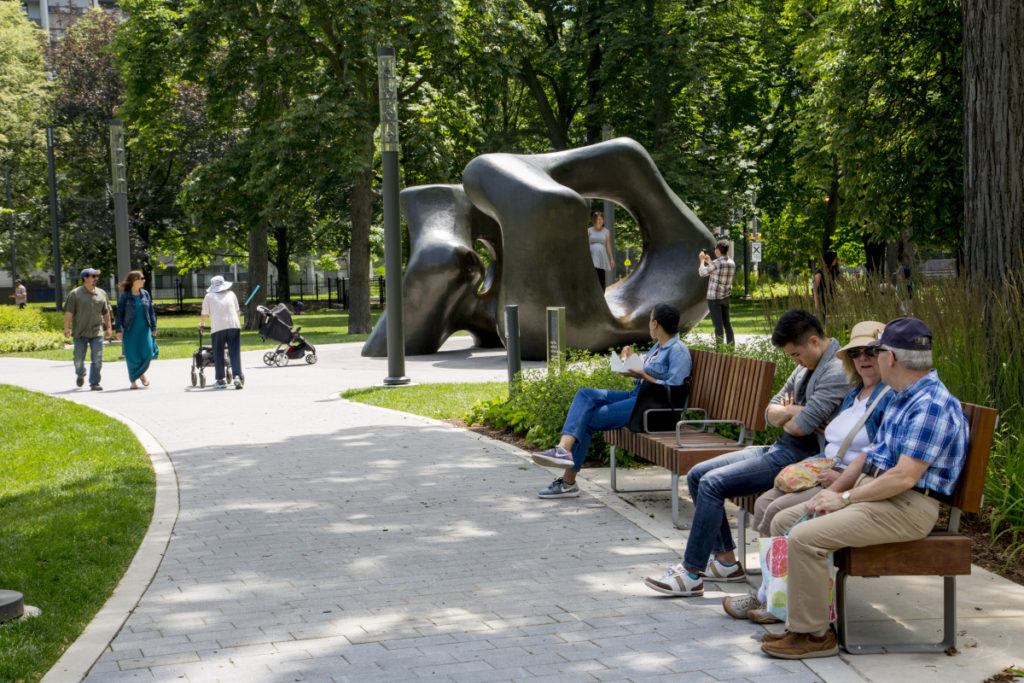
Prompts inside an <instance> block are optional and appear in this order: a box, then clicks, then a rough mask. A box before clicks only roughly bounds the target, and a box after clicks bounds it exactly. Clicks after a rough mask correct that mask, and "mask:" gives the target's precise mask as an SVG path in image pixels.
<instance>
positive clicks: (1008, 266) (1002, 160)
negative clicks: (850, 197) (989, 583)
mask: <svg viewBox="0 0 1024 683" xmlns="http://www.w3.org/2000/svg"><path fill="white" fill-rule="evenodd" d="M963 27H964V34H963V73H964V137H963V153H964V180H963V186H964V203H965V207H964V251H965V257H966V258H965V262H966V266H967V272H968V274H969V276H970V277H971V278H972V280H973V281H974V282H975V283H978V284H981V285H982V286H983V287H985V288H987V287H992V288H993V289H995V290H996V291H997V292H998V291H1000V290H1001V288H1002V287H1004V286H1005V285H1006V284H1007V282H1008V280H1007V279H1006V277H1005V276H1006V275H1008V274H1010V273H1012V274H1014V275H1016V276H1017V277H1015V278H1013V279H1012V282H1014V283H1015V284H1017V285H1018V286H1019V284H1020V282H1021V278H1020V276H1021V275H1022V273H1021V272H1020V269H1021V267H1022V258H1024V117H1022V114H1021V113H1022V112H1024V29H1022V27H1024V5H1021V3H1019V2H1003V1H1002V0H963Z"/></svg>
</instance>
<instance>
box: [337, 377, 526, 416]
mask: <svg viewBox="0 0 1024 683" xmlns="http://www.w3.org/2000/svg"><path fill="white" fill-rule="evenodd" d="M341 397H342V398H346V399H348V400H350V401H358V402H359V403H366V404H368V405H373V406H379V407H381V408H390V409H392V410H401V411H403V412H406V413H413V414H415V415H423V416H424V417H432V418H434V419H435V420H445V419H450V418H457V417H462V416H463V415H464V414H465V413H466V411H468V410H470V409H472V407H473V406H474V405H475V404H477V403H479V402H482V401H489V400H499V401H502V400H504V399H505V398H507V397H508V383H507V382H477V383H469V384H420V385H416V386H407V387H370V388H368V389H350V390H348V391H346V392H344V393H342V395H341Z"/></svg>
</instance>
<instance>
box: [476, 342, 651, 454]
mask: <svg viewBox="0 0 1024 683" xmlns="http://www.w3.org/2000/svg"><path fill="white" fill-rule="evenodd" d="M632 386H633V383H632V381H630V380H629V379H626V378H625V377H623V376H622V375H619V374H617V373H614V372H612V371H611V369H610V368H609V367H608V359H607V357H605V356H603V355H596V356H595V355H593V354H590V353H587V352H585V351H572V352H571V353H570V356H569V360H568V362H567V363H566V365H565V367H564V368H563V369H562V370H560V371H556V370H551V371H549V370H546V369H545V370H526V371H524V372H523V373H522V375H521V376H520V377H519V379H518V388H517V391H516V392H515V393H514V394H512V395H511V396H510V397H509V398H508V399H492V400H490V401H484V402H481V403H478V404H476V405H474V406H473V408H472V409H471V410H470V411H469V413H468V414H467V415H466V418H465V419H466V422H467V423H469V424H473V423H474V422H479V423H481V424H486V425H489V426H491V427H494V428H495V429H503V430H509V431H512V432H515V433H517V434H522V435H523V437H524V438H525V439H526V441H527V443H529V444H532V445H534V446H539V447H546V446H550V445H552V444H554V443H555V442H557V441H558V438H559V437H560V436H561V434H562V426H563V425H564V424H565V418H566V416H567V415H568V413H569V405H570V404H571V403H572V398H573V396H575V395H576V392H577V391H578V390H580V389H583V388H584V387H594V388H597V389H619V390H627V391H628V390H629V389H630V388H632ZM590 443H591V446H590V454H592V455H596V456H597V457H598V459H604V460H607V452H606V451H607V446H606V445H605V443H604V440H603V439H601V438H600V436H599V435H595V437H594V439H593V440H592V441H591V442H590Z"/></svg>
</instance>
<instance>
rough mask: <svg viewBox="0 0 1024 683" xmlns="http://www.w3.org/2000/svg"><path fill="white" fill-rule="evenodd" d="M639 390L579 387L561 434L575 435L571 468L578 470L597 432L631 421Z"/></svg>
mask: <svg viewBox="0 0 1024 683" xmlns="http://www.w3.org/2000/svg"><path fill="white" fill-rule="evenodd" d="M636 395H637V390H636V389H634V390H633V391H614V390H610V389H580V390H579V391H577V392H576V395H575V396H573V399H572V405H571V406H569V415H568V416H567V417H566V418H565V426H564V427H562V434H568V435H569V436H571V437H574V438H575V439H576V443H575V444H573V447H572V471H573V472H579V471H580V468H581V467H583V461H584V460H585V459H586V458H587V449H588V448H590V437H591V435H592V434H593V433H594V432H603V431H605V430H607V429H618V428H619V427H625V426H626V425H627V424H628V423H629V416H630V414H631V413H632V412H633V406H634V405H635V404H636Z"/></svg>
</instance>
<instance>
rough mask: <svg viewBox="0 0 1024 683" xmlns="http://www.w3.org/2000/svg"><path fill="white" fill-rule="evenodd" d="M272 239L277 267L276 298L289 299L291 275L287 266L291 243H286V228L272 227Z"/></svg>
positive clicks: (290, 298)
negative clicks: (275, 245)
mask: <svg viewBox="0 0 1024 683" xmlns="http://www.w3.org/2000/svg"><path fill="white" fill-rule="evenodd" d="M274 241H275V242H277V249H275V250H274V267H275V268H277V298H278V299H279V300H280V301H291V300H292V296H291V292H292V276H291V267H290V266H289V262H290V260H291V245H289V244H288V228H286V227H284V226H279V227H276V228H274Z"/></svg>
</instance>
